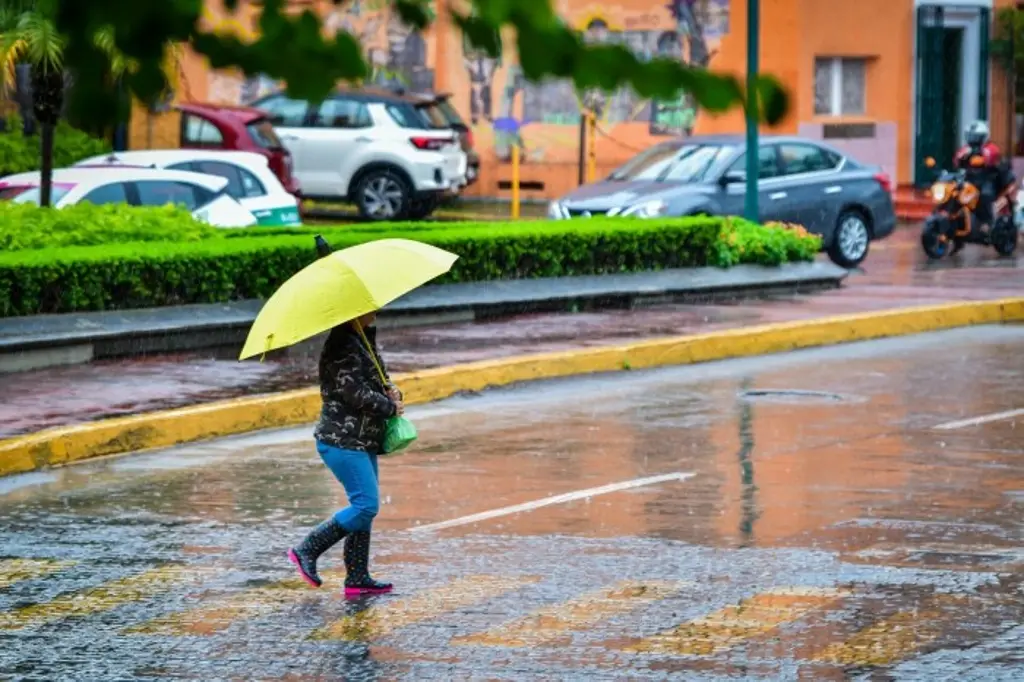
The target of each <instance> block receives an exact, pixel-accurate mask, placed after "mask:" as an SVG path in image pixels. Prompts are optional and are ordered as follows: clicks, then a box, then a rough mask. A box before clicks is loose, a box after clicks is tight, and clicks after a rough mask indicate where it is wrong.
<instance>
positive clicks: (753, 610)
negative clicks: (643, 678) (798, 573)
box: [626, 587, 848, 656]
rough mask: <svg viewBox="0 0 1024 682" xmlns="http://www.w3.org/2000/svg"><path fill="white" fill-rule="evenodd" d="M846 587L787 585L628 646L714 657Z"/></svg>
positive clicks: (798, 615) (841, 592) (818, 605)
mask: <svg viewBox="0 0 1024 682" xmlns="http://www.w3.org/2000/svg"><path fill="white" fill-rule="evenodd" d="M846 594H848V593H847V592H846V591H844V590H837V589H831V588H807V587H804V588H801V587H785V588H779V589H775V590H770V591H767V592H762V593H760V594H756V595H754V596H753V597H750V598H748V599H744V600H742V601H740V603H739V604H735V605H731V606H726V607H725V608H722V609H719V610H718V611H715V612H714V613H711V614H708V615H707V616H704V617H702V618H697V619H695V620H692V621H689V622H687V623H683V624H682V625H679V626H677V627H675V628H672V629H671V630H668V631H665V632H662V633H659V634H657V635H653V636H651V637H647V638H645V639H642V640H640V641H639V642H637V643H635V644H633V645H630V646H628V647H626V650H627V651H633V652H638V653H655V654H673V655H690V656H710V655H712V654H716V653H718V652H720V651H725V650H727V649H731V648H732V647H735V646H737V645H739V644H741V643H743V642H744V641H746V640H748V639H751V638H753V637H756V636H758V635H762V634H765V633H768V632H770V631H772V630H774V629H775V628H778V627H779V626H782V625H785V624H787V623H792V622H794V621H796V620H798V619H800V618H802V617H803V616H804V615H806V614H808V613H810V612H811V611H815V610H817V609H821V608H824V607H826V606H830V605H831V604H834V603H836V602H838V601H839V600H840V599H842V598H843V597H844V596H845V595H846Z"/></svg>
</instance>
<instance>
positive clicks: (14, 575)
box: [0, 559, 75, 589]
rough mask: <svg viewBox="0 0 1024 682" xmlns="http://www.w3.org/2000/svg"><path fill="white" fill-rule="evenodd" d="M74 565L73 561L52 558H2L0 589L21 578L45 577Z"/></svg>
mask: <svg viewBox="0 0 1024 682" xmlns="http://www.w3.org/2000/svg"><path fill="white" fill-rule="evenodd" d="M74 565H75V562H74V561H56V560H54V559H3V560H0V589H4V588H6V587H10V586H11V585H13V584H14V583H18V582H21V581H23V580H34V579H36V578H45V577H46V576H48V575H51V574H53V573H57V572H58V571H62V570H64V569H65V568H69V567H71V566H74Z"/></svg>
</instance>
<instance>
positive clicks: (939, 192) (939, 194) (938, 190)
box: [932, 184, 948, 204]
mask: <svg viewBox="0 0 1024 682" xmlns="http://www.w3.org/2000/svg"><path fill="white" fill-rule="evenodd" d="M947 192H948V188H947V187H946V186H945V185H939V184H936V185H933V186H932V200H933V201H935V202H936V203H939V204H941V203H943V202H945V201H946V196H947Z"/></svg>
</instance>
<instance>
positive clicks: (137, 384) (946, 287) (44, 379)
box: [0, 232, 1024, 438]
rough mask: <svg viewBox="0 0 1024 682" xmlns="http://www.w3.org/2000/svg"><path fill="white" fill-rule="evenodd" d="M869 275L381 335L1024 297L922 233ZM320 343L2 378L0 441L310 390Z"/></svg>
mask: <svg viewBox="0 0 1024 682" xmlns="http://www.w3.org/2000/svg"><path fill="white" fill-rule="evenodd" d="M865 267H866V272H859V273H853V274H851V276H850V277H849V279H848V280H847V281H846V285H845V286H844V287H843V288H842V289H839V290H836V291H831V292H826V293H823V294H818V295H814V296H806V295H789V296H780V297H777V298H774V299H772V300H766V301H732V302H722V303H717V304H701V305H675V304H673V305H661V306H653V307H647V308H643V309H636V310H605V311H592V312H585V313H578V314H573V315H566V314H530V315H520V316H516V317H512V318H508V319H503V320H493V321H488V322H461V323H450V324H444V325H435V326H431V327H417V328H405V329H391V330H387V331H384V332H383V333H382V341H383V347H384V353H385V355H386V358H387V360H388V362H389V364H390V366H391V368H392V369H393V370H394V371H396V372H398V371H413V370H418V369H425V368H431V367H439V366H443V365H452V364H459V363H466V362H472V361H476V360H487V359H497V358H503V357H509V356H514V355H524V354H530V353H544V352H557V351H564V350H571V349H574V348H596V347H601V346H609V345H617V344H622V343H629V342H636V341H643V340H646V339H652V338H658V337H667V336H682V335H686V334H694V333H702V332H712V331H717V330H723V329H735V328H740V327H746V326H751V325H756V324H765V323H770V322H788V321H797V320H807V319H814V318H820V317H826V316H833V315H842V314H847V313H858V312H870V311H877V310H888V309H898V308H906V307H912V306H920V305H928V304H937V303H943V302H947V301H973V300H991V299H998V298H1005V297H1010V296H1019V295H1021V292H1024V259H1020V260H1014V259H1004V258H997V257H996V256H995V255H994V254H993V253H992V252H991V250H984V249H980V248H978V249H973V248H969V249H967V250H966V251H965V252H964V253H963V254H962V255H961V256H960V257H958V258H957V259H954V260H949V261H944V262H942V263H940V264H938V265H933V264H930V263H928V262H927V261H926V260H925V259H924V257H923V256H922V254H921V253H920V247H919V245H918V244H917V235H916V234H911V233H909V232H908V233H906V234H905V235H904V234H899V235H896V236H894V237H893V238H892V239H890V240H887V241H886V242H885V243H883V244H879V245H876V246H873V247H872V254H871V256H870V257H869V260H868V262H867V263H866V266H865ZM318 353H319V347H318V343H317V341H315V340H314V341H312V342H310V343H307V344H303V345H300V346H297V347H295V348H293V349H290V350H289V351H288V352H285V353H279V354H274V355H273V356H268V358H267V360H266V361H265V362H262V363H260V362H241V363H240V362H237V361H236V360H235V357H236V355H237V347H236V348H232V349H228V350H226V351H224V352H223V353H221V352H219V351H216V350H214V351H208V352H202V353H178V354H164V355H158V356H151V357H146V358H134V359H120V360H105V361H98V362H92V363H88V364H81V365H77V366H68V367H53V368H49V369H40V370H34V371H29V372H21V373H17V374H10V375H5V376H3V377H2V382H3V398H2V400H0V438H3V437H9V436H14V435H18V434H24V433H30V432H34V431H38V430H40V429H43V428H48V427H53V426H61V425H69V424H76V423H82V422H86V421H92V420H96V419H102V418H106V417H115V416H124V415H128V414H135V413H138V412H145V411H150V410H159V409H167V408H173V407H182V406H187V405H194V404H198V403H204V402H208V401H212V400H220V399H225V398H233V397H239V396H247V395H255V394H259V393H266V392H270V391H277V390H286V389H291V388H302V387H306V386H310V385H313V384H314V383H315V382H316V359H317V355H318Z"/></svg>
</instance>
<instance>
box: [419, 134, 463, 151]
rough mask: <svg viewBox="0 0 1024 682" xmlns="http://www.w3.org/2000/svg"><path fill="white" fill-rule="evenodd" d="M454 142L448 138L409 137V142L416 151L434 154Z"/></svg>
mask: <svg viewBox="0 0 1024 682" xmlns="http://www.w3.org/2000/svg"><path fill="white" fill-rule="evenodd" d="M454 141H455V140H453V139H452V138H450V137H440V138H438V137H410V138H409V142H412V144H413V146H414V147H416V149H423V150H425V151H432V152H436V151H439V150H441V149H444V148H445V147H447V146H448V145H450V144H452V143H453V142H454Z"/></svg>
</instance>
